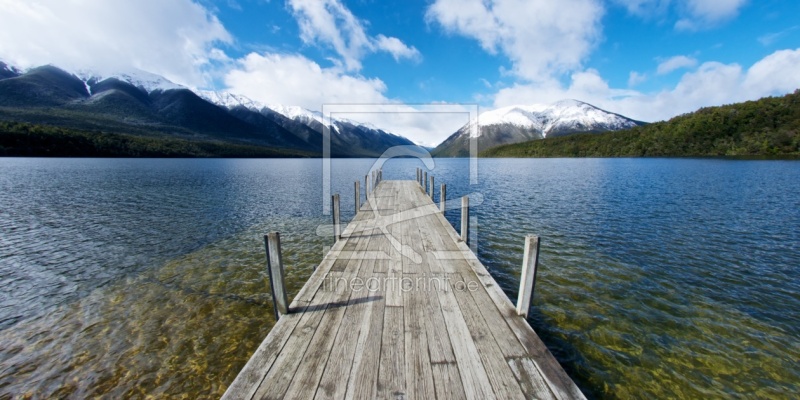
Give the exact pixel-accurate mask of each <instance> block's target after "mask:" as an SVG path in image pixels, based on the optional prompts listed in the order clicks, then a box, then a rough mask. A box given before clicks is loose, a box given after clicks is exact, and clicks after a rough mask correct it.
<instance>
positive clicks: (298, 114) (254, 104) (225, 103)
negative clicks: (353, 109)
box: [195, 91, 379, 132]
mask: <svg viewBox="0 0 800 400" xmlns="http://www.w3.org/2000/svg"><path fill="white" fill-rule="evenodd" d="M195 93H197V95H198V96H200V97H202V98H204V99H206V100H208V101H210V102H211V103H214V104H216V105H218V106H222V107H226V108H233V107H238V106H243V107H245V108H247V109H249V110H252V111H256V112H260V111H261V110H263V109H264V108H268V109H270V110H272V111H275V112H276V113H278V114H281V115H283V116H284V117H286V118H289V119H292V120H295V121H298V122H301V123H303V124H306V125H313V124H315V123H319V124H324V121H325V118H324V116H323V115H322V113H321V112H319V111H313V110H309V109H307V108H303V107H300V106H287V105H283V104H263V103H260V102H258V101H255V100H253V99H250V98H249V97H247V96H243V95H239V94H234V93H230V92H225V91H219V92H215V91H195ZM328 123H329V124H330V125H331V126H332V127H333V130H334V131H335V132H339V130H340V125H341V124H343V123H346V124H350V125H353V126H356V127H365V128H367V129H372V130H376V131H377V130H379V128H377V127H375V126H374V125H372V124H369V123H363V122H360V121H354V120H351V119H347V118H335V117H330V118H329V120H328Z"/></svg>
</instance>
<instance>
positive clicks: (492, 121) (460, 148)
mask: <svg viewBox="0 0 800 400" xmlns="http://www.w3.org/2000/svg"><path fill="white" fill-rule="evenodd" d="M642 124H644V123H643V122H641V121H636V120H633V119H631V118H628V117H625V116H622V115H620V114H616V113H613V112H609V111H606V110H603V109H600V108H598V107H595V106H593V105H591V104H589V103H586V102H582V101H579V100H573V99H567V100H561V101H558V102H555V103H551V104H530V105H512V106H507V107H501V108H498V109H495V110H490V111H485V112H483V113H481V114H479V115H478V117H477V119H473V120H472V121H470V122H469V123H467V124H465V125H464V126H462V127H461V128H460V129H459V130H457V131H456V132H455V133H453V134H452V135H450V136H449V137H448V138H447V139H445V141H443V142H442V143H441V144H439V145H438V146H436V148H434V150H433V152H432V154H433V155H434V156H438V157H466V156H469V142H470V138H472V137H473V134H472V133H471V132H472V131H473V130H474V128H475V127H476V125H477V128H479V129H475V130H477V132H478V134H477V135H476V136H474V137H476V138H477V141H478V150H479V152H480V151H483V150H486V149H488V148H491V147H494V146H498V145H503V144H510V143H519V142H524V141H528V140H536V139H544V138H547V137H556V136H564V135H570V134H575V133H598V132H606V131H616V130H624V129H630V128H632V127H634V126H639V125H642Z"/></svg>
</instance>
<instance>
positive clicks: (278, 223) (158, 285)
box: [0, 159, 800, 398]
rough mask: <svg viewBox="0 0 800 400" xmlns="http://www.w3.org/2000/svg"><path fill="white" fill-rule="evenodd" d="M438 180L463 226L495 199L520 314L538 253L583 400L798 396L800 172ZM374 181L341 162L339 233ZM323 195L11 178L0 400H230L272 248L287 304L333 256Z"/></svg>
mask: <svg viewBox="0 0 800 400" xmlns="http://www.w3.org/2000/svg"><path fill="white" fill-rule="evenodd" d="M436 162H437V165H436V169H435V170H434V172H433V174H434V175H436V177H437V193H438V184H439V183H441V182H445V183H447V185H448V188H447V191H448V197H449V198H451V199H452V200H451V204H453V206H455V203H456V200H457V198H458V197H459V196H461V195H464V194H468V193H480V194H481V195H482V204H481V205H479V206H477V207H475V209H474V212H473V214H474V215H476V216H477V226H476V227H474V228H475V229H473V230H472V232H473V234H474V235H475V236H474V237H473V240H474V241H475V240H476V241H477V242H478V243H479V245H478V255H479V257H480V258H481V260H482V261H483V262H484V263H485V264H486V266H487V268H489V270H490V271H491V272H492V274H493V275H494V276H495V279H497V280H498V282H499V283H500V284H501V286H502V287H503V288H504V290H506V292H507V293H508V294H509V296H511V298H512V299H516V287H517V286H518V279H519V265H520V263H521V257H522V243H523V240H524V236H525V235H526V234H529V233H533V234H538V235H540V236H542V250H541V251H542V254H541V258H540V271H539V275H538V280H537V288H536V294H535V298H534V305H533V308H532V311H531V314H532V316H531V318H530V322H531V324H532V325H533V326H534V328H535V329H536V330H537V332H538V333H539V334H540V336H542V338H543V339H544V341H545V342H546V344H547V345H548V347H550V348H551V350H552V351H553V352H554V354H555V355H556V357H557V358H558V359H559V361H561V362H562V365H564V366H565V368H566V369H567V371H568V372H569V373H570V375H571V376H572V377H573V378H574V379H575V380H576V382H577V383H578V384H579V386H581V388H582V389H583V390H584V391H585V392H586V393H587V395H589V396H590V397H603V398H653V397H658V398H664V397H668V398H675V397H677V398H699V397H703V398H710V397H735V396H736V395H741V396H745V397H762V398H763V397H768V398H792V397H796V396H797V394H798V393H800V370H799V369H800V368H798V366H797V365H798V363H797V361H798V360H800V329H798V327H800V278H798V274H797V272H798V271H797V268H798V266H800V248H798V247H800V246H798V243H800V229H798V226H800V185H798V184H797V182H800V163H798V162H783V161H725V160H689V159H680V160H670V159H655V160H650V159H645V160H630V159H621V160H597V159H578V160H558V159H556V160H505V159H504V160H480V164H479V169H478V171H479V176H478V184H477V185H470V184H469V179H468V172H469V168H468V161H467V160H437V161H436ZM371 165H372V161H371V160H334V161H333V169H332V171H333V172H332V177H331V184H332V186H333V190H332V191H333V192H339V193H341V195H342V214H343V219H345V220H349V219H350V218H351V217H352V215H353V211H352V196H353V195H352V192H353V186H352V185H353V183H352V182H353V181H354V180H356V179H359V180H360V181H361V183H362V185H363V176H364V174H365V173H366V171H367V170H368V168H369V167H370V166H371ZM416 166H417V163H415V161H413V160H410V159H405V160H394V161H391V162H390V163H389V164H388V165H387V166H385V167H384V170H385V173H384V178H385V179H401V178H402V179H413V176H414V168H415V167H416ZM323 182H324V180H323V177H322V162H321V161H320V160H105V159H82V160H77V159H69V160H68V159H0V204H2V208H1V209H0V233H1V235H0V284H2V287H3V290H2V292H1V293H0V398H6V397H15V396H19V395H23V396H24V395H25V394H29V395H32V396H34V397H40V398H51V397H74V398H84V397H91V396H105V397H109V398H118V397H119V396H125V397H134V398H143V397H148V396H156V397H177V398H180V397H184V398H218V397H219V396H220V395H221V394H222V393H223V392H224V390H225V388H226V386H227V385H228V384H229V383H230V382H231V381H232V380H233V378H234V377H235V376H236V374H237V373H238V371H239V369H240V368H241V367H242V366H243V365H244V363H245V362H246V361H247V359H248V358H249V356H250V354H251V353H252V352H253V350H254V349H255V348H256V347H257V345H258V344H259V343H260V342H261V340H262V339H263V338H264V337H265V336H266V334H267V333H268V332H269V329H270V328H271V326H272V325H273V324H274V321H273V318H272V308H271V304H270V303H271V301H270V296H269V293H268V289H267V288H268V285H267V283H266V276H265V271H264V254H263V239H262V236H263V234H264V233H266V232H268V231H273V230H276V231H280V232H281V236H282V242H283V250H284V259H285V261H286V265H287V269H288V282H287V283H288V285H289V291H290V294H294V293H296V291H298V290H299V289H300V287H302V285H303V283H304V282H305V280H306V279H307V278H308V276H309V275H310V273H311V271H312V270H313V267H314V266H315V265H316V264H317V263H318V262H319V261H320V260H321V258H322V255H323V252H324V250H325V246H326V245H329V244H330V243H331V240H330V238H328V237H325V236H319V235H317V228H318V226H320V225H324V224H326V223H327V222H328V220H329V218H330V217H329V216H325V215H323ZM437 198H438V194H437ZM475 200H477V197H476V198H475ZM476 202H477V201H473V204H474V203H476ZM447 217H448V219H449V220H450V221H451V223H453V224H454V226H458V218H459V212H458V211H457V210H452V211H448V213H447ZM474 241H473V242H474Z"/></svg>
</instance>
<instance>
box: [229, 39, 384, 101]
mask: <svg viewBox="0 0 800 400" xmlns="http://www.w3.org/2000/svg"><path fill="white" fill-rule="evenodd" d="M224 82H225V84H226V85H227V86H228V89H227V90H230V91H231V92H234V93H239V94H243V95H245V96H247V97H250V98H252V99H253V100H258V101H260V102H263V103H268V104H274V103H280V104H286V105H297V106H302V107H305V108H308V109H311V110H319V109H320V107H321V106H322V104H323V103H385V102H388V101H389V100H388V99H387V98H386V97H385V96H384V92H386V85H385V84H384V83H383V81H381V80H380V79H377V78H373V79H368V78H363V77H360V76H351V75H348V74H346V73H345V72H344V71H342V70H341V69H340V68H338V67H331V68H323V67H321V66H320V65H319V64H317V63H316V62H314V61H313V60H310V59H308V58H306V57H303V56H301V55H296V54H274V53H266V54H257V53H250V54H249V55H247V56H246V57H244V58H242V59H241V60H239V61H238V65H237V67H236V68H234V69H232V70H231V71H229V72H228V73H227V74H226V75H225V77H224Z"/></svg>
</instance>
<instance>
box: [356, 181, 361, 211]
mask: <svg viewBox="0 0 800 400" xmlns="http://www.w3.org/2000/svg"><path fill="white" fill-rule="evenodd" d="M359 186H360V185H359V183H358V181H356V184H355V191H356V197H355V205H356V214H358V210H360V209H361V188H360V187H359Z"/></svg>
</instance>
